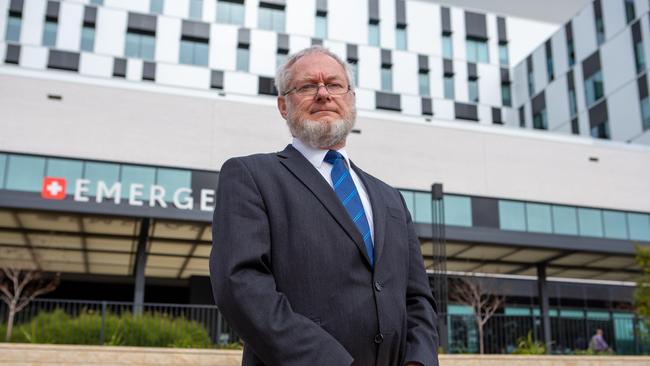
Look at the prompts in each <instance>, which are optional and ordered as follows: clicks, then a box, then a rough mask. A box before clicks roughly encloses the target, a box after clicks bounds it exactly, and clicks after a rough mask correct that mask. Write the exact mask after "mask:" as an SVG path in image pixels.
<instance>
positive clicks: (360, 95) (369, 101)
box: [355, 89, 375, 109]
mask: <svg viewBox="0 0 650 366" xmlns="http://www.w3.org/2000/svg"><path fill="white" fill-rule="evenodd" d="M355 94H356V99H357V109H375V91H374V90H368V89H357V90H356V91H355Z"/></svg>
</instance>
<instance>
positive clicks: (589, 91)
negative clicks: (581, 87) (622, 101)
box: [585, 70, 605, 107]
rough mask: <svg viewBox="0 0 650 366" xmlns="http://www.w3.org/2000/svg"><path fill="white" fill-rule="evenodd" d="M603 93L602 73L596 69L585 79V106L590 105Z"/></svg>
mask: <svg viewBox="0 0 650 366" xmlns="http://www.w3.org/2000/svg"><path fill="white" fill-rule="evenodd" d="M603 95H605V89H604V86H603V73H602V71H600V70H599V71H598V72H596V73H595V74H593V75H591V76H590V77H589V78H587V80H585V96H586V98H587V107H591V106H592V105H593V104H594V103H595V102H596V101H597V100H599V99H600V98H602V97H603Z"/></svg>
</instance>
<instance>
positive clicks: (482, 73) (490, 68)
mask: <svg viewBox="0 0 650 366" xmlns="http://www.w3.org/2000/svg"><path fill="white" fill-rule="evenodd" d="M477 69H478V75H479V79H478V88H479V100H480V102H481V104H487V105H491V106H500V105H501V71H500V69H499V67H497V66H495V65H489V64H478V65H477Z"/></svg>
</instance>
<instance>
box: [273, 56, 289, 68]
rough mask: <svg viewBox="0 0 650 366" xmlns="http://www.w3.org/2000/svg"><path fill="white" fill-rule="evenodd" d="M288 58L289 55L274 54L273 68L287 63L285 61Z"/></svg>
mask: <svg viewBox="0 0 650 366" xmlns="http://www.w3.org/2000/svg"><path fill="white" fill-rule="evenodd" d="M288 58H289V55H287V54H286V53H276V54H275V68H276V69H277V68H279V67H280V65H283V64H284V63H285V62H287V59H288Z"/></svg>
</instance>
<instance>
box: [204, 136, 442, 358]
mask: <svg viewBox="0 0 650 366" xmlns="http://www.w3.org/2000/svg"><path fill="white" fill-rule="evenodd" d="M352 167H353V169H354V170H355V172H356V173H357V175H358V176H359V177H360V179H361V181H362V182H363V184H364V186H365V187H366V190H367V192H368V196H369V198H370V202H371V205H372V211H373V222H374V246H375V248H374V250H375V253H374V254H375V266H374V270H373V269H372V267H371V266H370V263H369V261H368V256H367V254H366V251H365V247H364V244H363V240H362V238H361V234H360V233H359V231H358V230H357V228H356V226H355V225H354V223H353V222H352V220H351V218H350V216H349V215H348V213H347V211H346V210H345V208H344V207H343V205H342V204H341V202H340V201H339V199H338V198H337V196H336V194H335V193H334V191H333V190H332V188H331V187H330V186H329V184H328V183H327V182H326V181H325V179H323V177H322V176H321V174H320V173H319V172H318V171H317V170H316V169H315V168H314V166H313V165H311V164H310V163H309V161H307V159H306V158H305V157H303V156H302V154H300V152H298V151H297V150H296V149H295V148H293V146H291V145H289V146H287V148H286V149H285V150H284V151H282V152H279V153H272V154H259V155H252V156H247V157H240V158H233V159H230V160H228V161H227V162H226V163H224V165H223V167H222V170H221V172H220V175H219V187H218V189H217V202H216V209H215V214H214V221H213V246H212V253H211V256H210V275H211V279H212V287H213V290H214V295H215V299H216V302H217V305H218V306H219V308H220V310H221V312H222V313H223V315H224V317H225V318H226V320H227V321H228V323H229V324H230V325H231V326H232V327H233V329H234V330H235V331H236V332H237V333H238V334H239V335H240V336H241V337H242V339H243V340H244V343H245V346H244V355H243V361H242V364H243V365H296V366H320V365H322V366H332V365H336V366H339V365H351V364H354V365H359V366H371V365H376V366H380V365H381V366H396V365H402V364H403V363H404V362H405V361H417V362H420V363H422V364H423V365H426V366H433V365H437V364H438V360H437V355H436V346H437V337H438V336H437V331H436V315H435V313H434V310H433V297H432V295H431V290H430V288H429V283H428V279H427V276H426V273H425V269H424V266H423V263H422V255H421V253H420V245H419V242H418V239H417V237H416V235H415V230H414V228H413V224H412V222H411V217H410V215H409V212H408V210H407V209H406V206H405V204H404V201H403V199H402V197H401V195H400V193H399V192H398V191H397V190H395V189H394V188H391V187H390V186H388V185H386V184H385V183H383V182H381V181H380V180H378V179H376V178H374V177H372V176H371V175H369V174H366V173H364V172H363V171H362V170H360V169H359V168H357V167H356V166H354V164H352Z"/></svg>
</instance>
